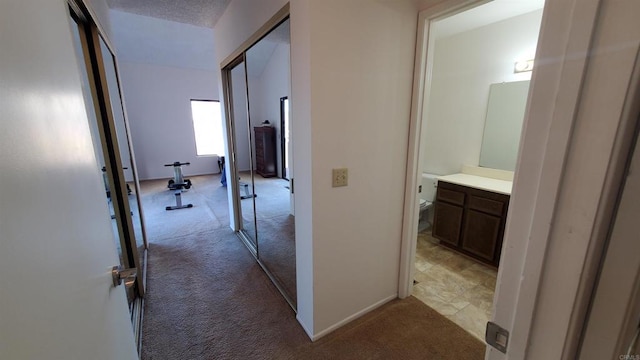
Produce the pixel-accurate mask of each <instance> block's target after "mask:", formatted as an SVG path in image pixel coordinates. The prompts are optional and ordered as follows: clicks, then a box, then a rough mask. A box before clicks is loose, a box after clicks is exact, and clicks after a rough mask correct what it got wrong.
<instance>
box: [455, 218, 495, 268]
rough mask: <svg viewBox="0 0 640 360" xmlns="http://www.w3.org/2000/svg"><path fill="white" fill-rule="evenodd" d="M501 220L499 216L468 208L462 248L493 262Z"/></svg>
mask: <svg viewBox="0 0 640 360" xmlns="http://www.w3.org/2000/svg"><path fill="white" fill-rule="evenodd" d="M501 222H502V219H501V218H500V217H499V216H494V215H489V214H485V213H482V212H479V211H475V210H472V209H469V210H467V216H466V219H465V225H464V238H463V239H462V249H463V250H465V251H468V252H470V253H472V254H474V255H476V256H478V257H480V258H482V259H485V260H487V261H489V262H492V263H493V262H494V256H495V252H496V245H497V244H498V240H499V236H500V224H501Z"/></svg>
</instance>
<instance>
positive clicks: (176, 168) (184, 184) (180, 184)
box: [164, 161, 193, 210]
mask: <svg viewBox="0 0 640 360" xmlns="http://www.w3.org/2000/svg"><path fill="white" fill-rule="evenodd" d="M182 165H191V163H188V162H186V163H181V162H179V161H176V162H174V163H173V164H164V166H167V167H168V166H173V179H170V180H169V182H168V184H167V187H168V188H169V189H170V190H173V191H174V192H173V195H175V197H176V205H175V206H167V207H166V208H165V209H166V210H178V209H187V208H192V207H193V204H186V205H183V204H182V191H184V190H188V189H190V188H191V180H189V179H185V178H184V177H183V176H182Z"/></svg>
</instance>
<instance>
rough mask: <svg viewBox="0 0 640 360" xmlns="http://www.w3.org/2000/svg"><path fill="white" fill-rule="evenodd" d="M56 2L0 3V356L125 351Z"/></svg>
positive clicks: (62, 14)
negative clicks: (0, 237)
mask: <svg viewBox="0 0 640 360" xmlns="http://www.w3.org/2000/svg"><path fill="white" fill-rule="evenodd" d="M70 26H71V21H70V19H69V10H68V5H67V3H66V2H65V1H52V2H42V1H35V0H22V1H3V2H1V3H0V33H2V34H3V35H2V39H1V40H0V48H2V51H1V52H0V94H1V95H0V108H1V109H2V112H3V121H1V122H0V167H2V169H3V170H2V172H0V184H2V186H1V187H0V203H1V204H2V206H0V219H1V220H0V223H1V225H0V227H1V228H2V241H0V274H2V275H0V287H1V288H2V289H3V290H2V306H1V307H0V318H1V319H2V321H0V339H1V340H0V358H3V359H73V358H86V357H91V358H94V359H105V360H107V359H129V360H133V359H137V358H138V356H137V352H136V346H135V341H134V334H133V329H132V325H131V318H130V314H129V311H128V305H127V301H126V296H125V291H124V288H125V286H124V285H117V286H114V283H113V279H112V274H111V269H112V267H113V266H114V265H117V264H118V263H119V260H118V253H117V249H116V244H115V243H114V241H113V239H114V236H113V233H112V231H113V230H112V228H111V221H110V214H109V207H108V204H107V201H106V198H105V191H104V185H103V180H102V176H101V173H100V171H99V170H97V169H98V162H97V160H96V156H95V152H94V149H93V145H92V137H91V132H90V128H89V125H88V121H87V113H86V107H85V104H84V101H83V92H82V81H81V77H80V74H79V71H78V68H79V64H78V61H77V58H76V55H75V54H74V47H73V38H72V32H71V29H70Z"/></svg>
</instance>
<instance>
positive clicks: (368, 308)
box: [302, 293, 398, 341]
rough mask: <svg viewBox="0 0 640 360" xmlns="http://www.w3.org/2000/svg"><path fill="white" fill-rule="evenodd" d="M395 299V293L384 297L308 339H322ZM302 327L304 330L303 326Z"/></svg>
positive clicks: (396, 295)
mask: <svg viewBox="0 0 640 360" xmlns="http://www.w3.org/2000/svg"><path fill="white" fill-rule="evenodd" d="M397 298H398V294H397V293H396V294H393V295H390V296H388V297H386V298H384V299H382V300H380V301H378V302H376V303H374V304H373V305H370V306H368V307H366V308H364V309H362V310H360V311H358V312H357V313H355V314H353V315H351V316H349V317H347V318H345V319H343V320H340V321H338V322H337V323H335V324H333V325H331V326H329V327H328V328H326V329H324V330H322V331H320V332H318V333H317V334H315V335H313V336H309V337H310V338H311V341H316V340H318V339H320V338H322V337H323V336H325V335H328V334H329V333H331V332H333V331H334V330H336V329H338V328H339V327H341V326H343V325H345V324H347V323H349V322H351V321H353V320H355V319H357V318H359V317H361V316H362V315H364V314H366V313H368V312H370V311H372V310H375V309H377V308H379V307H380V306H382V305H384V304H386V303H388V302H389V301H391V300H395V299H397ZM302 327H303V328H304V325H303V326H302ZM305 331H306V332H307V335H309V334H310V332H309V331H308V330H307V329H306V328H305Z"/></svg>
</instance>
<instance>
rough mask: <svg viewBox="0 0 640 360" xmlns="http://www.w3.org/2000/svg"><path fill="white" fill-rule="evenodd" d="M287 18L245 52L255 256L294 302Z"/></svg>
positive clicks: (293, 237)
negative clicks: (252, 167)
mask: <svg viewBox="0 0 640 360" xmlns="http://www.w3.org/2000/svg"><path fill="white" fill-rule="evenodd" d="M289 58H290V36H289V20H288V19H287V20H285V21H284V22H283V23H281V24H280V25H278V26H277V27H276V28H274V29H273V30H272V31H271V32H270V33H269V34H268V35H267V36H265V37H264V38H262V39H261V40H260V41H258V42H257V43H256V44H255V45H253V46H252V47H251V48H250V49H249V50H247V52H246V63H247V84H248V87H249V114H250V129H249V132H250V133H251V135H252V137H253V141H252V143H251V147H252V149H253V151H252V152H253V154H255V156H254V159H253V166H254V169H255V172H254V182H255V191H256V195H257V196H256V198H255V211H256V224H257V235H258V244H259V249H260V250H259V252H258V258H259V259H260V261H261V262H262V263H263V264H264V265H265V266H266V268H267V269H268V270H269V272H270V273H271V275H272V276H273V277H274V278H275V279H276V281H277V283H278V285H279V286H280V287H281V290H283V292H284V293H285V295H286V297H287V298H288V300H289V301H290V302H291V303H292V305H293V306H294V307H295V299H296V262H295V261H296V260H295V229H294V211H293V207H292V206H291V204H292V202H293V201H292V199H293V198H292V196H293V195H292V194H291V191H290V190H291V186H290V179H292V178H293V177H294V176H293V168H292V166H291V165H292V162H291V161H290V159H289V158H290V155H291V154H290V153H289V152H290V144H291V142H292V139H290V136H289V135H290V134H291V132H290V127H291V121H290V118H289V99H290V95H291V79H290V68H291V66H290V60H289Z"/></svg>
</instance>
